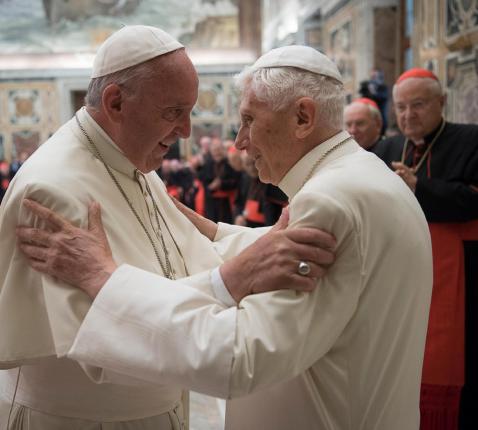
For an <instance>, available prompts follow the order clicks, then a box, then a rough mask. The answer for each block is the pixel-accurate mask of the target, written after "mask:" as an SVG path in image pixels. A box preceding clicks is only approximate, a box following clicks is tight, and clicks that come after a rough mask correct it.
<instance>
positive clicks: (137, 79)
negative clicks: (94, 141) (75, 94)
mask: <svg viewBox="0 0 478 430" xmlns="http://www.w3.org/2000/svg"><path fill="white" fill-rule="evenodd" d="M181 49H182V48H181ZM177 51H178V50H176V51H171V52H168V53H166V54H162V55H159V56H157V57H154V58H152V59H150V60H148V61H145V62H144V63H141V64H137V65H135V66H131V67H128V68H127V69H123V70H119V71H117V72H114V73H110V74H109V75H105V76H100V77H99V78H93V79H92V80H91V81H90V84H89V85H88V90H87V92H86V96H85V103H86V106H87V107H89V108H93V109H95V110H98V109H99V108H100V107H101V97H102V94H103V91H104V90H105V88H106V87H107V86H108V85H110V84H117V85H119V86H120V87H122V88H123V90H125V91H126V92H127V94H133V93H135V92H136V91H138V90H139V88H140V87H141V86H143V85H144V83H145V82H146V81H147V80H148V79H151V78H152V77H154V76H156V75H155V73H156V72H157V71H158V68H159V65H158V63H159V62H160V61H162V60H163V59H164V58H165V57H167V56H168V55H169V54H171V53H173V52H177Z"/></svg>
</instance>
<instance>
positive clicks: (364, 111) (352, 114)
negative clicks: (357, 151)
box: [344, 98, 383, 152]
mask: <svg viewBox="0 0 478 430" xmlns="http://www.w3.org/2000/svg"><path fill="white" fill-rule="evenodd" d="M344 119H345V129H346V130H347V131H348V132H349V133H350V134H351V135H352V136H353V137H354V139H355V140H356V141H357V143H358V144H359V145H360V146H361V147H362V148H363V149H366V150H367V151H371V152H375V151H376V150H377V143H378V142H380V140H381V139H382V135H381V130H382V123H383V122H382V115H381V114H380V111H379V109H378V106H377V103H375V102H374V101H373V100H371V99H367V98H360V99H356V100H354V101H353V102H352V103H350V104H349V105H348V106H346V107H345V110H344Z"/></svg>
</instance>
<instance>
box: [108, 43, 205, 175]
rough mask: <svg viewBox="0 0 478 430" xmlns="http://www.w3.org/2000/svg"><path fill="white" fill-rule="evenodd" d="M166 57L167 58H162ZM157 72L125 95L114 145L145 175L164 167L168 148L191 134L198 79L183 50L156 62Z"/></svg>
mask: <svg viewBox="0 0 478 430" xmlns="http://www.w3.org/2000/svg"><path fill="white" fill-rule="evenodd" d="M163 57H164V58H163ZM153 61H156V62H157V71H156V72H155V73H154V75H152V76H151V77H149V78H148V79H146V80H145V81H144V83H142V84H141V85H140V86H139V87H138V88H139V89H138V90H137V91H135V92H132V93H131V94H130V93H128V92H127V91H123V93H122V94H123V95H122V97H123V100H122V103H121V110H122V115H121V121H120V123H119V125H118V127H119V128H118V132H117V134H116V139H115V142H116V144H117V145H118V146H119V147H120V148H121V150H122V151H123V153H124V154H125V156H126V157H127V158H128V159H129V160H130V161H131V162H132V163H133V164H134V165H135V166H136V168H138V169H139V170H140V171H142V172H143V173H147V172H150V171H152V170H156V169H158V168H159V167H160V166H161V163H162V160H163V157H164V156H165V154H166V153H167V152H168V150H169V147H170V146H171V145H172V144H173V143H174V142H176V141H177V139H178V138H186V137H189V135H190V133H191V120H190V114H191V110H192V108H193V106H194V104H195V103H196V100H197V96H198V77H197V73H196V71H195V69H194V66H193V65H192V63H191V60H190V59H189V58H188V57H187V55H186V53H185V52H184V50H179V51H175V52H173V53H172V54H168V55H164V56H162V57H159V58H158V59H155V60H153Z"/></svg>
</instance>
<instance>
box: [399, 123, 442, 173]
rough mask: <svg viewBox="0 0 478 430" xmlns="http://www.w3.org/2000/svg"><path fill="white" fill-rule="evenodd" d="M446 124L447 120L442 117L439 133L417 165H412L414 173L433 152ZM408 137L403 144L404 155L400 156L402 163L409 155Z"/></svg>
mask: <svg viewBox="0 0 478 430" xmlns="http://www.w3.org/2000/svg"><path fill="white" fill-rule="evenodd" d="M445 125H446V122H445V120H444V119H442V123H441V126H440V129H439V130H438V132H437V134H435V137H434V138H433V139H432V141H431V142H430V145H428V148H427V149H426V151H425V152H424V154H423V155H422V156H421V158H420V160H419V161H418V163H417V165H416V166H415V167H412V170H413V172H414V173H417V172H418V169H419V168H420V167H421V165H422V164H423V162H424V161H425V160H426V159H427V157H428V154H429V153H430V152H431V150H432V147H433V145H435V142H436V141H437V140H438V138H439V137H440V135H441V134H442V132H443V130H444V128H445ZM408 142H409V140H408V138H407V139H405V143H404V144H403V149H402V157H401V158H400V162H401V163H402V164H405V157H406V155H407V148H408Z"/></svg>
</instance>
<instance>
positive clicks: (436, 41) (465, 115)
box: [414, 0, 478, 123]
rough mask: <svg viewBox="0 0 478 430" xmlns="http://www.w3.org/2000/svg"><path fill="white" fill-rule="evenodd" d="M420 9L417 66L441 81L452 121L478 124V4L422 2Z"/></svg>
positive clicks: (470, 0) (467, 1) (442, 0)
mask: <svg viewBox="0 0 478 430" xmlns="http://www.w3.org/2000/svg"><path fill="white" fill-rule="evenodd" d="M417 5H418V6H419V7H417V8H416V10H415V20H416V25H415V35H414V44H415V52H416V53H417V58H416V59H415V64H416V65H417V66H420V67H425V68H427V69H429V70H433V71H434V72H435V73H436V74H437V75H438V77H439V78H440V81H441V82H442V84H443V87H444V89H445V91H446V93H447V105H446V112H445V114H446V118H447V119H448V120H451V121H456V122H461V123H471V122H473V123H478V107H477V103H478V68H477V62H478V54H477V51H478V0H422V1H420V2H417ZM432 23H433V24H432ZM435 23H438V31H437V33H438V36H437V37H435V36H434V33H435V32H436V31H435V27H436V25H435Z"/></svg>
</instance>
